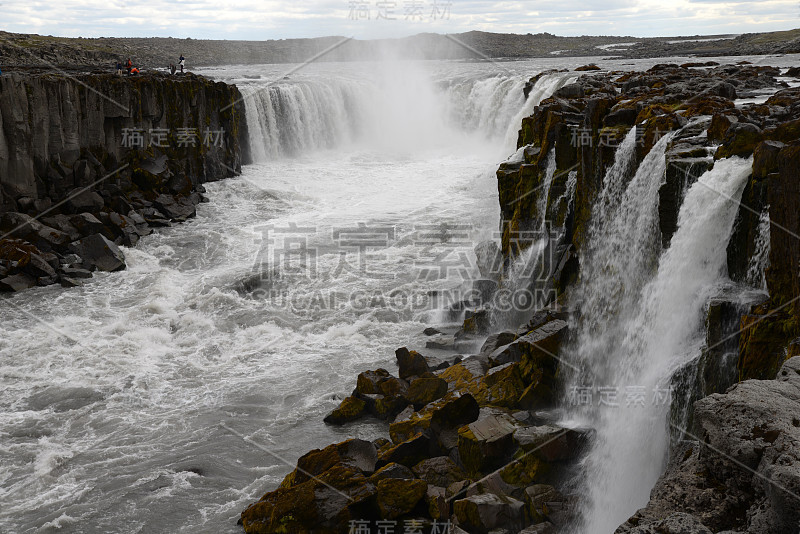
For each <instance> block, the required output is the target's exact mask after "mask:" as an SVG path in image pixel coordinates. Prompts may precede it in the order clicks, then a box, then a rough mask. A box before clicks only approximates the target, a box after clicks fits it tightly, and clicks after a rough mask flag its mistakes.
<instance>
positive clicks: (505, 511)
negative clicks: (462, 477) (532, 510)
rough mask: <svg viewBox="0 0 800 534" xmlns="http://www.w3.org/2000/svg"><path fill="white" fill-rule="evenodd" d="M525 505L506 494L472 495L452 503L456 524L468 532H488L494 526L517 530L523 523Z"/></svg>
mask: <svg viewBox="0 0 800 534" xmlns="http://www.w3.org/2000/svg"><path fill="white" fill-rule="evenodd" d="M524 508H525V505H524V504H523V503H521V502H520V501H518V500H516V499H513V498H511V497H508V496H499V495H494V494H492V493H484V494H482V495H474V496H471V497H467V498H466V499H460V500H458V501H456V502H455V503H454V504H453V514H454V515H455V517H456V519H457V520H458V525H459V526H460V527H462V528H465V529H467V531H468V532H475V533H480V534H488V533H489V532H490V531H492V530H494V529H496V528H509V529H511V531H512V532H517V531H519V529H520V528H522V525H523V524H524V513H525V510H524Z"/></svg>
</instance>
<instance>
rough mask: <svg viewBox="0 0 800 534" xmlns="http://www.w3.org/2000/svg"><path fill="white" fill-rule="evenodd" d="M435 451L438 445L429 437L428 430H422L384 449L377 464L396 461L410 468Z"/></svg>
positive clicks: (381, 464)
mask: <svg viewBox="0 0 800 534" xmlns="http://www.w3.org/2000/svg"><path fill="white" fill-rule="evenodd" d="M437 451H438V446H437V445H436V442H435V441H434V440H433V439H431V434H430V431H423V432H420V433H418V434H415V435H414V436H413V437H412V438H410V439H408V440H406V441H403V442H402V443H400V444H399V445H396V446H394V447H392V448H391V449H388V450H386V451H384V452H383V453H382V454H381V456H380V459H379V461H378V465H379V466H380V467H383V466H385V465H387V464H390V463H398V464H401V465H404V466H406V467H409V468H411V467H413V466H415V465H417V464H418V463H419V462H421V461H423V460H425V459H427V458H430V456H431V455H432V454H434V455H435V454H436V452H437Z"/></svg>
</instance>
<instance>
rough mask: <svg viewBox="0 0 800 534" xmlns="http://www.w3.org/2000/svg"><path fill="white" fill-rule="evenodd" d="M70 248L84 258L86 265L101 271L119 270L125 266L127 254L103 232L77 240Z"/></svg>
mask: <svg viewBox="0 0 800 534" xmlns="http://www.w3.org/2000/svg"><path fill="white" fill-rule="evenodd" d="M69 248H70V250H71V251H73V252H74V253H75V254H77V255H78V256H80V257H81V258H82V259H83V263H84V265H87V266H91V267H96V268H97V269H99V270H101V271H119V270H122V269H124V268H125V256H124V255H123V254H122V252H121V251H120V250H119V248H117V245H115V244H114V243H112V242H111V241H109V240H108V239H106V238H105V237H104V236H103V235H101V234H94V235H91V236H89V237H85V238H83V239H81V240H80V241H75V242H74V243H71V244H70V246H69Z"/></svg>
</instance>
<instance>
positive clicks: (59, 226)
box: [42, 214, 83, 241]
mask: <svg viewBox="0 0 800 534" xmlns="http://www.w3.org/2000/svg"><path fill="white" fill-rule="evenodd" d="M42 222H43V223H44V224H46V225H47V226H50V227H52V228H55V229H56V230H58V231H59V232H63V233H65V234H67V235H69V238H70V240H71V241H75V240H76V239H80V238H81V237H83V234H82V233H81V232H80V231H79V230H78V229H77V228H75V227H74V226H73V225H72V224H71V223H70V221H69V216H67V215H62V214H59V215H53V216H51V217H44V218H42Z"/></svg>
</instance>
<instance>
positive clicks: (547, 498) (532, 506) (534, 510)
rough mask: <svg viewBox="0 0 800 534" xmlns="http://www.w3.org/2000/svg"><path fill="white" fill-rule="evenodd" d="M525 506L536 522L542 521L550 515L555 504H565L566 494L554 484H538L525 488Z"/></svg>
mask: <svg viewBox="0 0 800 534" xmlns="http://www.w3.org/2000/svg"><path fill="white" fill-rule="evenodd" d="M524 497H525V507H526V509H527V511H528V516H529V517H530V518H531V519H532V520H533V521H534V523H541V522H543V521H545V520H546V519H547V517H548V516H549V515H550V510H551V508H553V507H554V504H556V503H557V504H563V503H564V501H565V500H566V499H565V498H564V496H563V495H562V494H561V493H560V492H559V491H558V490H557V489H556V488H554V487H553V486H548V485H546V484H536V485H533V486H529V487H527V488H525V492H524Z"/></svg>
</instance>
